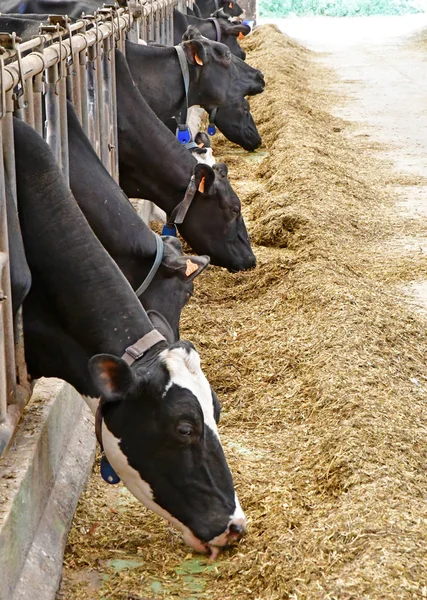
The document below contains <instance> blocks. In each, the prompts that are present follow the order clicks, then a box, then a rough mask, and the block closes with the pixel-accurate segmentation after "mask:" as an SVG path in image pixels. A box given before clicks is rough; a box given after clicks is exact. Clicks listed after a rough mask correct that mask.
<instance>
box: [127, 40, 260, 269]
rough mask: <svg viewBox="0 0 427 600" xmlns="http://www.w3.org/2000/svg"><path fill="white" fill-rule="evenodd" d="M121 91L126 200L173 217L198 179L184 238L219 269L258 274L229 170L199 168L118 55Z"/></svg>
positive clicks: (183, 227) (183, 229)
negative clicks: (150, 205)
mask: <svg viewBox="0 0 427 600" xmlns="http://www.w3.org/2000/svg"><path fill="white" fill-rule="evenodd" d="M116 88H117V105H118V116H117V121H118V132H119V135H118V141H119V170H120V185H121V187H122V188H123V190H124V192H125V193H126V195H127V196H128V197H130V198H145V199H147V200H151V201H152V202H154V203H155V204H157V206H159V207H160V208H161V209H162V210H164V211H165V212H166V214H167V215H170V214H171V213H172V211H173V210H174V209H175V208H176V207H177V206H178V205H179V204H180V203H181V201H182V200H183V198H184V196H185V193H186V190H187V188H188V185H189V183H190V180H191V178H192V177H193V180H192V181H193V183H194V185H195V188H196V192H195V195H194V198H193V200H192V202H191V204H190V206H189V209H188V212H187V213H186V216H185V218H184V221H183V222H182V224H180V225H179V226H178V229H179V231H180V233H181V235H182V236H183V238H184V239H185V240H186V241H187V242H188V243H189V244H190V246H191V247H192V248H193V249H194V250H195V251H196V252H197V253H198V254H207V255H208V256H210V258H211V263H212V264H214V265H219V266H222V267H225V268H227V269H229V270H232V271H238V270H243V269H249V268H252V267H253V266H254V265H255V263H256V259H255V256H254V254H253V252H252V249H251V246H250V243H249V238H248V234H247V231H246V226H245V223H244V220H243V217H242V215H241V206H240V200H239V198H238V197H237V195H236V193H235V192H234V191H233V189H232V187H231V185H230V182H229V181H228V177H227V174H228V170H227V166H226V165H225V164H223V163H218V164H216V165H214V167H213V168H211V167H209V166H208V165H201V164H197V161H196V160H195V159H194V158H193V157H192V156H191V154H190V153H189V152H188V151H187V150H186V149H185V148H184V147H183V146H182V145H181V144H180V143H179V142H178V141H177V139H176V138H175V136H174V135H173V134H172V133H171V132H170V131H169V129H168V128H167V127H166V126H165V125H164V124H163V123H162V122H161V121H160V120H159V119H158V118H157V117H156V116H155V114H154V113H153V111H152V110H151V109H150V107H149V106H148V104H147V103H146V101H145V100H144V98H143V97H142V95H141V94H140V92H139V90H138V88H137V86H136V85H135V84H134V82H133V80H132V77H131V74H130V72H129V68H128V65H127V62H126V59H125V58H124V56H123V54H121V52H119V51H118V50H117V51H116Z"/></svg>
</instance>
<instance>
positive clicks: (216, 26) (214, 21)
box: [206, 17, 221, 42]
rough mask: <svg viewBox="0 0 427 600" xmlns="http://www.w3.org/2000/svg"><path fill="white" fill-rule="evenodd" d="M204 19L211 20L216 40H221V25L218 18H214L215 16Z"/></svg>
mask: <svg viewBox="0 0 427 600" xmlns="http://www.w3.org/2000/svg"><path fill="white" fill-rule="evenodd" d="M206 21H212V23H213V24H214V26H215V31H216V41H217V42H220V41H221V26H220V24H219V21H218V19H215V17H209V18H208V19H206Z"/></svg>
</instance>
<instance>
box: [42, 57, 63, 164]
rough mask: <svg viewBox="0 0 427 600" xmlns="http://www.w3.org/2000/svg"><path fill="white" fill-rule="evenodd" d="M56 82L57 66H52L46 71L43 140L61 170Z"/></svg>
mask: <svg viewBox="0 0 427 600" xmlns="http://www.w3.org/2000/svg"><path fill="white" fill-rule="evenodd" d="M58 80H59V76H58V65H57V64H54V65H52V66H51V67H49V68H48V69H47V76H46V100H45V102H46V135H45V139H46V142H47V143H48V144H49V146H50V147H51V149H52V151H53V153H54V155H55V158H56V162H57V163H58V165H59V166H60V167H61V168H62V153H61V123H60V118H59V96H58V94H57V85H58Z"/></svg>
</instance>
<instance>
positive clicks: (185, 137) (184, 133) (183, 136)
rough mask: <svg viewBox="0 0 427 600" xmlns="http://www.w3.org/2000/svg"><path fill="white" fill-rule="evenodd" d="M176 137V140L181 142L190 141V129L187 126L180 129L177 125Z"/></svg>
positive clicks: (186, 142)
mask: <svg viewBox="0 0 427 600" xmlns="http://www.w3.org/2000/svg"><path fill="white" fill-rule="evenodd" d="M176 137H177V138H178V142H181V144H188V142H190V141H191V133H190V130H189V129H188V127H185V129H180V128H179V127H178V129H177V130H176Z"/></svg>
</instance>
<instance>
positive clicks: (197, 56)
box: [194, 53, 203, 66]
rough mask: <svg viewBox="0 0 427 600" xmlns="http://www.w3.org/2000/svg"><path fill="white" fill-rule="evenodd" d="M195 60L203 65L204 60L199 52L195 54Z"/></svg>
mask: <svg viewBox="0 0 427 600" xmlns="http://www.w3.org/2000/svg"><path fill="white" fill-rule="evenodd" d="M194 60H195V61H196V63H197V64H198V65H200V66H203V61H202V59H201V58H200V56H199V55H198V54H197V53H196V54H195V55H194Z"/></svg>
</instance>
